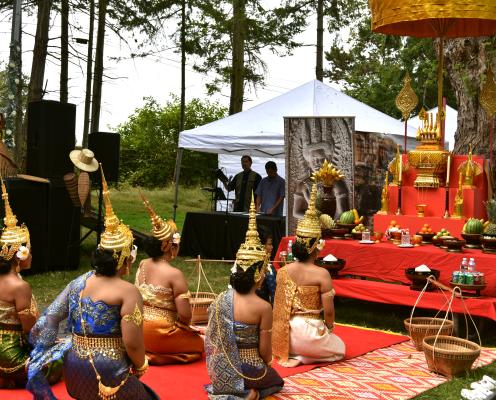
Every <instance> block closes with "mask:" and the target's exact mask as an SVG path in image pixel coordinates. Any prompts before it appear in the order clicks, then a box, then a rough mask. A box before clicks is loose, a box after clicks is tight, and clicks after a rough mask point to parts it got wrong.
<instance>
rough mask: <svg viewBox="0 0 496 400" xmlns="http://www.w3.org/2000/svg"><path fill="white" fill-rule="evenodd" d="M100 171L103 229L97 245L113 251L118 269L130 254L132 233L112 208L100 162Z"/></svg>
mask: <svg viewBox="0 0 496 400" xmlns="http://www.w3.org/2000/svg"><path fill="white" fill-rule="evenodd" d="M100 171H101V173H102V189H103V201H104V203H105V230H104V231H103V233H102V236H101V237H100V243H99V245H98V246H99V247H100V248H102V249H105V250H112V251H113V252H114V257H115V258H118V259H119V261H118V263H117V269H120V268H121V267H122V264H123V262H124V259H125V258H126V257H129V256H130V255H131V247H132V244H133V240H134V238H133V233H132V232H131V229H129V227H128V226H127V225H124V224H123V223H122V222H121V221H119V218H117V215H115V213H114V210H113V209H112V203H111V202H110V193H109V189H108V186H107V181H106V180H105V175H104V174H103V168H102V164H100ZM118 253H120V255H119V254H118Z"/></svg>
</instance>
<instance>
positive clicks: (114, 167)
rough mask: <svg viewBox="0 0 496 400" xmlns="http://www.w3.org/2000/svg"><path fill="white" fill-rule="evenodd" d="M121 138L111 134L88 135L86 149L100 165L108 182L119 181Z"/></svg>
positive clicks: (96, 133)
mask: <svg viewBox="0 0 496 400" xmlns="http://www.w3.org/2000/svg"><path fill="white" fill-rule="evenodd" d="M120 146H121V136H120V135H119V134H118V133H111V132H93V133H90V134H89V135H88V148H89V149H90V150H92V151H93V153H95V158H96V159H97V160H98V162H100V163H102V166H103V172H104V173H105V179H106V180H107V181H108V182H117V181H118V180H119V154H120Z"/></svg>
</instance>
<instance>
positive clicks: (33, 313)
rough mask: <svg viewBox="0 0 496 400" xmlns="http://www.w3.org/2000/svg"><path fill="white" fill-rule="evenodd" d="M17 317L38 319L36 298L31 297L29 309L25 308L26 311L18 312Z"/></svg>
mask: <svg viewBox="0 0 496 400" xmlns="http://www.w3.org/2000/svg"><path fill="white" fill-rule="evenodd" d="M17 315H27V316H32V317H35V318H38V306H37V304H36V300H35V299H34V297H31V304H30V305H29V308H25V309H24V310H21V311H17Z"/></svg>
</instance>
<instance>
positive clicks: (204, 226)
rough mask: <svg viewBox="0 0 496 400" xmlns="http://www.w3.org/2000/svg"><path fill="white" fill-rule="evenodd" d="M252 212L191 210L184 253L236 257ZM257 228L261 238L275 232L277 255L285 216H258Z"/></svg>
mask: <svg viewBox="0 0 496 400" xmlns="http://www.w3.org/2000/svg"><path fill="white" fill-rule="evenodd" d="M247 229H248V214H236V213H229V214H226V213H225V212H188V213H187V214H186V219H185V220H184V225H183V231H182V236H181V247H180V250H179V255H180V256H192V257H196V256H197V255H200V256H201V257H202V258H210V259H222V258H224V259H227V260H234V258H235V257H236V252H237V251H238V249H239V246H240V245H241V243H243V242H244V240H245V235H246V230H247ZM257 229H258V232H259V234H260V235H261V240H263V238H264V237H265V235H267V234H268V233H270V234H272V239H273V243H274V251H273V254H272V256H274V254H275V252H276V250H277V247H278V246H279V242H280V241H281V238H282V237H283V236H285V233H286V232H285V231H286V220H285V218H284V217H271V216H268V215H257Z"/></svg>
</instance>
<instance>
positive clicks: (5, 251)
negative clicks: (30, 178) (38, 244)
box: [0, 178, 31, 260]
mask: <svg viewBox="0 0 496 400" xmlns="http://www.w3.org/2000/svg"><path fill="white" fill-rule="evenodd" d="M1 181H2V199H3V201H4V203H5V218H4V219H3V222H4V227H3V229H2V235H1V237H0V246H1V247H2V249H1V250H0V257H2V258H4V259H5V260H10V259H11V258H12V257H13V256H14V254H16V253H17V251H18V250H19V248H20V247H21V246H22V245H23V244H24V243H25V244H26V247H27V248H28V249H30V248H31V243H30V240H29V231H28V228H27V227H26V226H25V225H24V224H22V225H21V226H17V217H16V216H15V214H14V213H13V212H12V209H11V208H10V204H9V194H8V193H7V189H6V188H5V184H4V183H3V178H2V179H1Z"/></svg>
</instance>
